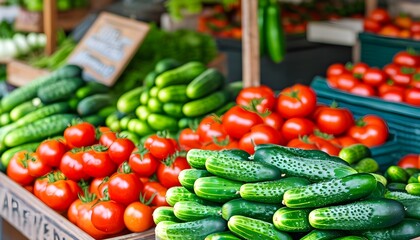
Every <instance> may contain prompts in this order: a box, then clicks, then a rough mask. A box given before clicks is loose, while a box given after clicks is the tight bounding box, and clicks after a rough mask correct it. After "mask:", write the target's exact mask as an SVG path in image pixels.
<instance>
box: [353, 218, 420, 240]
mask: <svg viewBox="0 0 420 240" xmlns="http://www.w3.org/2000/svg"><path fill="white" fill-rule="evenodd" d="M361 234H362V235H363V236H365V237H367V238H368V239H369V240H395V239H398V240H410V239H414V238H416V237H418V236H420V220H417V219H410V218H406V219H403V220H402V221H401V222H400V223H398V224H396V225H394V226H390V227H388V228H386V229H377V230H369V231H365V232H362V233H361Z"/></svg>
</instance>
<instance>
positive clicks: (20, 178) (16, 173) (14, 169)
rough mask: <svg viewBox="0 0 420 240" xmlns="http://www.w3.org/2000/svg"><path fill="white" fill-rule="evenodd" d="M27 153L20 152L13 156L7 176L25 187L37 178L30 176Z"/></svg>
mask: <svg viewBox="0 0 420 240" xmlns="http://www.w3.org/2000/svg"><path fill="white" fill-rule="evenodd" d="M27 154H28V152H27V151H20V152H17V153H15V155H13V157H12V159H10V162H9V165H7V170H6V174H7V176H8V177H9V178H10V179H12V180H13V181H15V182H17V183H18V184H20V185H22V186H25V185H29V184H31V183H32V182H33V181H34V180H35V178H34V177H32V176H31V175H29V170H28V168H27V167H26V166H27V160H26V158H27V157H26V156H27Z"/></svg>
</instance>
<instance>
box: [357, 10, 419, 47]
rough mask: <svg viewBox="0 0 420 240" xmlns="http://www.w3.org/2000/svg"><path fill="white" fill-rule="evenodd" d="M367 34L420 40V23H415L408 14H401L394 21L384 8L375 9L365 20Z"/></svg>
mask: <svg viewBox="0 0 420 240" xmlns="http://www.w3.org/2000/svg"><path fill="white" fill-rule="evenodd" d="M364 29H365V31H366V32H372V33H376V34H379V35H383V36H388V37H399V38H412V39H414V40H420V21H415V20H414V19H413V18H411V17H410V16H409V15H407V14H400V15H399V16H397V17H395V18H394V19H392V18H391V16H390V15H389V13H388V11H387V10H385V9H383V8H377V9H374V10H373V11H372V12H371V13H370V14H369V16H368V17H367V18H365V20H364Z"/></svg>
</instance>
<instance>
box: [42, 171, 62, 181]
mask: <svg viewBox="0 0 420 240" xmlns="http://www.w3.org/2000/svg"><path fill="white" fill-rule="evenodd" d="M45 177H46V178H47V180H48V183H55V182H58V181H61V180H67V177H66V176H65V175H64V174H63V173H62V172H61V171H55V172H50V173H48V174H47V175H46V176H45Z"/></svg>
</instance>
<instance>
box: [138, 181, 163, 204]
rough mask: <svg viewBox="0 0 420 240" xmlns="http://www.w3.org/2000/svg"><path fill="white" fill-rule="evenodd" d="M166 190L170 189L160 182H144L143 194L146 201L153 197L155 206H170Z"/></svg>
mask: <svg viewBox="0 0 420 240" xmlns="http://www.w3.org/2000/svg"><path fill="white" fill-rule="evenodd" d="M166 191H168V189H167V188H165V187H164V186H162V184H160V183H159V182H147V183H144V188H143V194H144V195H143V196H144V199H145V201H149V200H150V199H151V198H152V197H153V199H152V202H151V205H153V206H158V207H160V206H169V204H168V203H167V202H166V197H165V196H166Z"/></svg>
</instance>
